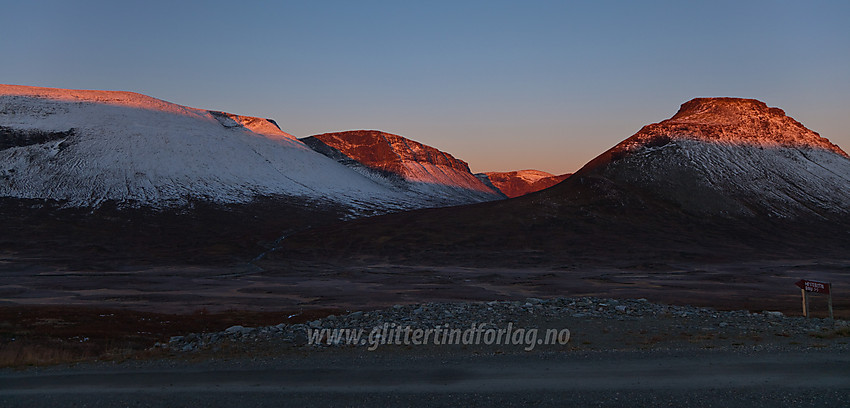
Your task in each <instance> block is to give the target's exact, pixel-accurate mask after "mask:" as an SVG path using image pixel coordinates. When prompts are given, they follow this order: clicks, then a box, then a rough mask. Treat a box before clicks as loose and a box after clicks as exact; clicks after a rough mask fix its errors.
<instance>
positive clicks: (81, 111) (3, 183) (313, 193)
mask: <svg viewBox="0 0 850 408" xmlns="http://www.w3.org/2000/svg"><path fill="white" fill-rule="evenodd" d="M257 196H292V197H299V198H305V199H314V200H325V201H329V202H336V203H340V204H344V205H348V206H353V207H370V208H390V209H393V208H395V209H397V208H411V207H420V206H422V203H417V202H415V201H414V200H411V199H410V198H409V197H406V196H404V195H402V194H399V193H398V192H396V191H392V190H391V189H388V188H386V187H385V186H383V185H380V184H378V183H376V182H374V181H372V180H370V179H369V178H367V177H363V176H362V175H360V174H358V173H356V172H353V171H351V170H350V169H348V168H346V167H344V166H341V165H340V164H338V163H336V162H335V161H333V160H329V159H328V158H327V157H325V156H322V155H320V154H317V153H315V152H314V151H313V150H311V149H310V148H308V147H307V146H305V145H304V144H303V143H301V142H299V141H298V140H297V139H295V138H294V137H293V136H291V135H289V134H287V133H285V132H283V131H281V130H280V129H279V128H278V127H277V125H276V124H275V123H274V122H273V121H271V120H267V119H260V118H252V117H246V116H238V115H232V114H228V113H223V112H214V111H206V110H200V109H193V108H188V107H185V106H180V105H177V104H173V103H169V102H165V101H162V100H159V99H155V98H151V97H148V96H145V95H140V94H136V93H131V92H114V91H84V90H66V89H51V88H37V87H26V86H13V85H0V197H12V198H31V199H49V200H58V201H62V202H66V203H67V205H70V206H96V205H98V204H99V203H102V202H104V201H115V202H119V203H123V204H125V205H130V206H136V205H145V206H152V207H164V206H172V205H181V204H184V203H186V202H187V200H189V199H202V200H209V201H213V202H220V203H229V202H234V203H236V202H247V201H250V200H251V199H252V198H254V197H257Z"/></svg>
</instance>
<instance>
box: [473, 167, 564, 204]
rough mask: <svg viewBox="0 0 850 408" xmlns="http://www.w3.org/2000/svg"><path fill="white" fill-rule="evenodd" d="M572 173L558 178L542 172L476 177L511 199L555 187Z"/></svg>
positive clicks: (517, 172) (490, 173)
mask: <svg viewBox="0 0 850 408" xmlns="http://www.w3.org/2000/svg"><path fill="white" fill-rule="evenodd" d="M570 174H572V173H567V174H561V175H559V176H556V175H554V174H551V173H547V172H545V171H540V170H518V171H507V172H486V173H477V174H476V175H475V177H478V179H479V180H481V181H482V182H484V183H485V184H488V183H489V185H492V186H494V188H496V189H498V190H499V191H501V192H502V194H504V195H506V196H508V197H509V198H514V197H519V196H522V195H526V194H528V193H533V192H535V191H540V190H543V189H546V188H549V187H552V186H554V185H555V184H558V183H560V182H562V181H564V180H566V179H567V177H569V176H570Z"/></svg>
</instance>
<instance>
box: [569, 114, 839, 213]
mask: <svg viewBox="0 0 850 408" xmlns="http://www.w3.org/2000/svg"><path fill="white" fill-rule="evenodd" d="M576 176H577V177H579V178H581V177H593V176H602V177H604V178H606V179H608V180H611V181H614V182H616V183H619V184H621V185H624V186H631V187H630V188H638V189H640V190H641V191H643V192H644V193H647V194H651V195H653V196H656V197H658V198H661V199H663V200H666V201H669V202H673V203H676V204H677V205H679V206H681V208H683V209H685V210H688V211H692V212H697V213H710V214H727V215H755V214H761V215H768V216H778V217H793V216H797V215H816V216H821V217H829V214H830V213H850V158H848V156H847V153H845V152H844V151H842V150H841V149H840V148H839V147H838V146H836V145H834V144H832V143H830V142H829V140H827V139H825V138H823V137H821V136H820V135H818V134H817V133H815V132H813V131H811V130H809V129H807V128H806V127H805V126H803V125H802V124H800V123H799V122H797V121H795V120H794V119H792V118H790V117H788V116H786V115H785V112H784V111H782V110H781V109H778V108H769V107H768V106H767V105H766V104H764V103H763V102H760V101H757V100H753V99H739V98H698V99H694V100H692V101H689V102H687V103H685V104H683V105H682V107H681V109H680V110H679V112H678V113H676V115H675V116H673V117H672V118H670V119H668V120H665V121H663V122H660V123H655V124H651V125H648V126H645V127H644V128H643V129H641V130H640V131H639V132H638V133H637V134H635V135H634V136H632V137H630V138H628V139H626V140H625V141H623V142H621V143H620V144H618V145H617V146H615V147H614V148H612V149H611V150H609V151H607V152H605V153H604V154H602V155H600V156H599V157H597V158H596V159H594V160H593V161H591V162H590V163H588V164H587V165H586V166H585V167H584V168H582V169H581V170H580V171H579V172H578V173H576Z"/></svg>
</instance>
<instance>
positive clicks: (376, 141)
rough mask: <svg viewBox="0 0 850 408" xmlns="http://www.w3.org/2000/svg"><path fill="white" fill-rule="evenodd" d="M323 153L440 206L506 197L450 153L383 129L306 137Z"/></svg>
mask: <svg viewBox="0 0 850 408" xmlns="http://www.w3.org/2000/svg"><path fill="white" fill-rule="evenodd" d="M301 141H303V142H304V143H305V144H307V145H308V146H310V147H311V148H313V150H315V151H317V152H319V153H322V154H324V155H326V156H328V157H330V158H332V159H334V160H336V161H338V162H340V163H342V164H344V165H346V166H348V167H350V168H352V169H355V170H357V171H358V172H360V173H361V174H363V175H365V176H367V177H369V178H370V179H373V180H375V181H376V182H379V183H385V184H388V185H391V186H394V187H395V188H396V189H398V190H400V191H404V192H406V193H408V194H412V195H414V196H416V197H419V199H420V200H425V201H430V202H433V203H434V205H435V206H442V205H456V204H469V203H476V202H482V201H491V200H497V199H501V198H504V196H503V195H502V194H500V193H499V192H496V191H493V189H492V188H490V187H488V186H487V185H486V184H484V183H483V182H482V181H480V180H478V179H477V178H476V177H475V175H473V174H472V173H471V172H470V171H469V165H467V164H466V162H464V161H462V160H459V159H457V158H455V157H454V156H452V155H451V154H449V153H446V152H443V151H440V150H437V149H435V148H433V147H431V146H426V145H424V144H422V143H419V142H416V141H413V140H410V139H407V138H404V137H402V136H399V135H394V134H391V133H386V132H381V131H377V130H353V131H347V132H335V133H324V134H321V135H315V136H310V137H306V138H303V139H301Z"/></svg>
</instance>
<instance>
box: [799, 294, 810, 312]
mask: <svg viewBox="0 0 850 408" xmlns="http://www.w3.org/2000/svg"><path fill="white" fill-rule="evenodd" d="M800 293H802V294H803V316H805V317H809V308H808V307H807V306H809V305H808V303H809V299H807V298H806V290H805V289H800Z"/></svg>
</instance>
